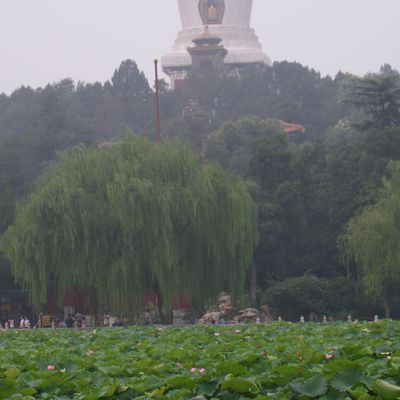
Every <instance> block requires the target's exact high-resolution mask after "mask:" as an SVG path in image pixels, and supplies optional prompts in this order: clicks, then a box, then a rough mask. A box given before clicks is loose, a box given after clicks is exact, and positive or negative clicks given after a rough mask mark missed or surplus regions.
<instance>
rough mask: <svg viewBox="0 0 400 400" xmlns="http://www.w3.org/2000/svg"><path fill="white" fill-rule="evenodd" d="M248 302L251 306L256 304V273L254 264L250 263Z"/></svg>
mask: <svg viewBox="0 0 400 400" xmlns="http://www.w3.org/2000/svg"><path fill="white" fill-rule="evenodd" d="M250 279H251V280H250V301H251V303H252V305H253V306H255V305H256V303H257V271H256V267H255V265H254V262H252V263H251V278H250Z"/></svg>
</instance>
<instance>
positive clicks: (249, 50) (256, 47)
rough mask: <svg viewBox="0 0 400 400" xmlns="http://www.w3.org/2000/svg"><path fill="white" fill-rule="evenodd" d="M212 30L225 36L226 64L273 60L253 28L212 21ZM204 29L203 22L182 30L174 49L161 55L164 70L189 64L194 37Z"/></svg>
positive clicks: (269, 61) (265, 62)
mask: <svg viewBox="0 0 400 400" xmlns="http://www.w3.org/2000/svg"><path fill="white" fill-rule="evenodd" d="M209 31H210V33H211V34H213V35H215V36H218V37H219V38H221V39H222V43H221V44H222V45H223V46H224V47H225V48H226V49H227V50H228V55H227V56H226V58H225V64H235V65H236V64H237V65H240V64H256V63H259V64H265V65H271V60H270V58H269V57H268V55H267V54H266V53H264V52H263V50H262V47H261V44H260V43H259V41H258V38H257V36H256V34H255V32H254V29H252V28H248V27H243V26H230V25H210V26H209ZM203 32H204V26H195V27H190V28H186V29H183V30H181V31H180V32H179V33H178V37H177V39H176V40H175V44H174V47H173V48H172V51H171V52H170V53H168V54H166V55H164V56H163V57H162V58H161V64H162V67H163V70H164V71H165V72H168V71H172V70H179V69H185V68H189V67H190V66H191V63H192V61H191V58H190V55H189V53H188V51H187V48H188V47H192V46H193V42H192V40H193V39H194V38H196V37H199V36H200V35H201V34H202V33H203Z"/></svg>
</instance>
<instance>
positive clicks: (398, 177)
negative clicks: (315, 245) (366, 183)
mask: <svg viewBox="0 0 400 400" xmlns="http://www.w3.org/2000/svg"><path fill="white" fill-rule="evenodd" d="M388 173H389V178H388V179H385V181H384V182H385V192H384V193H383V197H382V198H381V199H380V201H379V202H378V203H377V204H376V205H373V206H370V207H368V208H366V209H364V210H363V211H362V213H361V214H360V215H358V216H356V217H354V218H352V219H351V220H350V222H349V223H348V224H347V226H346V230H345V233H344V234H343V235H342V236H341V237H340V238H339V245H340V249H341V256H342V258H343V261H344V262H345V263H349V262H352V261H354V262H355V264H356V265H357V266H358V267H359V269H360V274H361V276H362V279H363V281H364V283H365V286H366V288H367V289H368V290H369V291H370V293H372V294H373V295H375V296H378V297H379V298H383V301H384V305H385V314H386V317H387V318H390V317H391V315H392V304H393V300H394V298H395V297H396V295H397V292H398V288H399V286H400V162H399V161H397V162H392V163H390V164H389V167H388Z"/></svg>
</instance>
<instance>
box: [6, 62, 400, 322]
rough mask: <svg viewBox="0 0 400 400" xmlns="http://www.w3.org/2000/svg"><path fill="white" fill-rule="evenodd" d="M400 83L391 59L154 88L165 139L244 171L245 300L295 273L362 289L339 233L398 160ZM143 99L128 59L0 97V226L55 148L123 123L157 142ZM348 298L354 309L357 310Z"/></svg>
mask: <svg viewBox="0 0 400 400" xmlns="http://www.w3.org/2000/svg"><path fill="white" fill-rule="evenodd" d="M399 82H400V78H399V74H398V72H397V71H394V70H392V69H391V68H390V67H389V66H384V67H383V68H382V70H381V71H380V73H378V74H368V75H367V76H365V77H363V78H361V77H355V76H351V75H349V74H343V73H339V74H338V75H337V76H336V77H335V78H331V77H321V76H320V74H319V73H317V72H316V71H314V70H312V69H309V68H305V67H303V66H301V65H300V64H298V63H289V62H279V63H274V65H273V66H272V67H265V68H249V69H243V70H241V71H240V79H238V75H237V74H236V73H235V74H234V73H229V74H223V75H222V76H219V75H217V74H216V75H215V76H211V77H208V78H207V79H204V77H203V78H198V77H195V76H191V77H190V79H189V80H188V81H187V82H186V85H184V87H182V88H180V89H179V90H176V91H169V90H167V88H166V87H165V85H162V93H161V105H162V107H161V108H162V113H161V114H162V131H163V135H164V136H169V137H175V138H177V139H179V140H180V141H183V142H185V143H187V144H189V145H190V146H191V147H192V148H193V149H194V150H195V151H196V152H197V153H198V154H199V157H200V159H201V160H202V161H204V162H215V163H219V164H221V165H222V166H223V168H224V169H227V170H229V171H231V172H232V173H234V174H237V175H240V176H241V177H243V178H244V180H245V182H246V186H247V189H248V190H249V191H250V193H251V195H252V198H253V200H254V201H255V202H256V204H257V211H258V220H259V236H260V240H259V246H258V247H257V250H256V252H255V257H254V263H253V268H252V276H251V278H250V277H248V285H249V287H250V286H251V288H252V290H251V292H252V300H253V302H254V304H256V301H259V300H260V299H261V298H262V295H261V294H260V293H261V292H265V291H267V293H273V291H274V290H277V291H279V293H280V295H281V294H282V293H286V294H287V293H288V291H286V288H292V287H295V286H296V285H299V287H303V286H302V285H303V281H302V279H303V277H304V276H306V277H310V276H312V277H315V279H317V280H318V282H319V283H318V285H320V282H321V280H322V281H323V285H322V284H321V285H322V286H323V287H324V288H327V287H328V286H329V282H331V283H332V286H333V287H335V284H336V283H335V282H337V280H338V279H339V280H340V279H345V280H349V282H350V283H349V284H350V286H351V288H355V287H357V290H358V289H360V288H361V287H362V285H363V284H364V283H363V284H360V285H359V284H357V279H358V275H359V271H361V270H362V268H361V267H360V266H359V265H358V266H357V265H356V264H355V263H354V262H352V263H350V264H349V265H348V269H346V268H345V267H343V266H342V265H340V263H339V252H338V248H337V238H338V236H339V235H340V234H341V233H343V229H344V227H345V226H346V224H347V223H348V221H349V220H350V219H351V218H353V217H354V216H355V215H359V214H361V212H362V210H363V209H364V208H368V207H369V206H370V205H371V204H376V203H377V202H379V201H381V200H380V198H381V193H382V185H381V182H382V175H383V174H384V173H385V170H386V167H387V165H388V163H389V162H390V161H391V160H400V122H399V121H400V117H399V113H400V108H399V98H400V92H399V87H400V83H399ZM152 96H153V92H152V89H151V87H150V85H149V83H148V82H147V80H146V78H145V77H144V75H143V74H142V73H141V72H140V70H139V69H138V67H137V65H136V64H135V63H134V62H133V61H130V60H127V61H124V62H123V63H122V64H121V66H120V67H119V68H117V69H116V70H115V73H114V75H113V77H111V79H110V81H109V82H105V83H104V84H102V83H94V84H86V83H83V82H79V83H77V84H74V82H72V81H71V80H70V79H64V80H62V81H60V82H58V83H54V84H52V85H48V86H46V87H45V88H39V89H36V90H33V89H31V88H24V87H23V88H20V89H18V90H16V91H15V92H14V93H13V94H12V95H11V96H5V95H0V206H1V207H0V213H1V222H2V226H1V229H2V230H4V229H6V227H7V226H8V225H9V224H10V223H12V221H13V218H14V198H15V197H23V196H25V195H26V194H27V193H29V191H30V190H31V188H32V182H34V181H35V178H37V177H38V176H39V175H41V174H42V173H43V172H44V171H46V170H47V169H48V168H49V167H50V166H51V165H52V164H53V163H54V160H55V156H56V153H57V152H59V151H62V150H64V149H67V148H70V147H72V146H75V145H76V144H78V143H87V144H89V143H103V142H107V141H108V140H109V139H112V138H115V137H117V136H119V135H120V134H121V133H125V132H126V129H127V128H130V129H133V130H134V131H135V132H136V133H139V134H141V135H143V136H147V137H154V106H153V101H152ZM278 120H285V121H287V122H298V123H302V124H303V125H304V126H305V128H306V132H305V133H304V134H298V135H285V134H284V133H283V132H282V130H281V127H280V124H279V123H278ZM368 209H369V208H368ZM3 213H4V214H3ZM353 261H354V260H353ZM338 277H339V278H338ZM307 279H308V278H307ZM307 279H305V282H308V283H310V282H313V281H312V279H311V278H310V279H308V280H307ZM293 285H294V286H293ZM322 286H321V287H322ZM275 287H276V289H274V288H275ZM296 287H297V286H296ZM304 287H306V286H304ZM296 290H297V289H296ZM324 290H325V289H324ZM256 293H258V294H259V296H258V300H257V299H256V296H255V294H256ZM310 293H311V294H312V293H314V291H313V290H310ZM351 293H356V291H355V290H353V289H352V291H351ZM357 293H358V294H357V296H359V292H357ZM371 293H372V292H371V291H370V295H369V296H370V298H369V300H371V301H373V300H374V298H377V299H378V301H379V296H380V294H379V296H378V293H381V292H377V291H374V294H373V295H372V294H371ZM329 296H330V295H329ZM354 296H356V294H354ZM264 297H265V298H267V295H265V296H264ZM317 300H318V299H316V301H317ZM353 300H354V301H353V303H352V304H353V305H354V307H353V308H352V309H353V310H354V312H355V313H356V312H357V310H358V312H360V313H362V312H364V311H363V310H364V308H363V307H364V306H363V305H361V303H360V302H359V301H356V299H353ZM391 300H396V299H391ZM307 301H308V300H307ZM310 301H311V300H310ZM289 303H290V302H289V301H288V302H285V301H284V300H282V302H281V304H289ZM306 303H307V302H306ZM306 303H305V304H306ZM392 303H393V302H392ZM307 304H308V303H307ZM333 304H336V303H335V302H333ZM363 304H365V302H364V303H363ZM287 307H290V306H287ZM340 307H341V306H340ZM340 307H339V306H337V307H336V308H335V307H331V308H328V310H331V311H329V312H332V313H334V312H335V311H334V310H336V311H337V312H341V311H340V310H339V308H340ZM322 309H323V307H322V308H320V310H321V311H319V312H323V311H322ZM341 309H343V310H344V308H343V307H342V308H341ZM392 311H393V313H394V314H395V315H397V314H399V311H398V310H397V309H396V307H394V309H393V310H392ZM303 312H304V313H305V314H307V312H306V310H305V311H303ZM343 312H344V311H343ZM374 312H375V310H374Z"/></svg>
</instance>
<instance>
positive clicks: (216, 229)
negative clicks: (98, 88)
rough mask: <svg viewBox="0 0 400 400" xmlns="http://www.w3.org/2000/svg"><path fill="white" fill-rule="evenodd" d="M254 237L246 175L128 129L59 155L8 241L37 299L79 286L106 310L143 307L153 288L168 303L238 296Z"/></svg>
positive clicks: (6, 247)
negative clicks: (116, 136) (122, 136)
mask: <svg viewBox="0 0 400 400" xmlns="http://www.w3.org/2000/svg"><path fill="white" fill-rule="evenodd" d="M256 242H257V212H256V207H255V204H254V203H253V201H252V199H251V197H250V195H249V194H248V192H247V190H246V188H245V185H244V183H243V182H242V181H240V180H239V179H238V178H236V177H234V176H233V175H230V174H227V173H225V172H224V171H223V170H222V169H221V168H219V167H217V166H213V165H206V164H201V163H200V161H199V159H198V158H197V156H196V155H195V154H194V153H193V152H192V151H191V150H190V149H189V148H187V147H186V146H184V145H181V144H179V143H169V142H165V143H163V144H162V145H160V146H157V145H155V144H153V143H150V142H149V141H147V140H146V139H140V138H137V137H134V136H133V135H128V136H127V137H126V138H125V139H123V140H118V141H116V142H115V143H113V144H106V145H103V146H100V147H99V146H83V145H81V146H78V147H75V148H73V149H71V150H68V151H66V152H64V153H61V154H60V155H59V157H58V162H57V164H56V165H55V166H53V167H52V168H50V169H49V170H48V172H47V173H46V174H45V175H44V176H43V178H42V179H41V180H40V181H39V183H38V184H37V187H36V188H35V190H34V191H33V192H32V193H31V194H30V195H29V196H28V198H27V199H26V201H23V202H20V203H19V204H18V205H17V211H16V222H15V224H14V225H12V226H11V227H9V229H8V230H7V232H6V233H5V235H4V236H3V238H2V241H1V248H2V250H3V251H4V253H5V254H6V255H7V257H8V258H9V259H10V261H11V265H12V268H13V272H14V274H15V277H16V279H17V281H18V282H19V283H20V284H21V285H22V286H23V287H24V288H27V289H29V290H30V294H31V299H32V301H33V303H34V304H36V305H39V304H41V303H43V302H45V301H46V295H47V293H48V290H49V289H56V290H57V293H58V295H59V298H60V300H61V299H62V297H63V295H64V294H65V293H66V291H67V290H68V289H69V288H71V287H74V288H77V289H80V290H84V291H85V292H86V293H91V294H92V297H91V298H90V301H91V305H92V306H94V307H97V309H98V310H104V309H105V308H106V307H107V306H108V305H110V304H111V305H112V307H113V308H114V309H118V310H121V311H127V310H131V311H133V310H135V311H138V310H139V311H140V307H142V306H143V298H144V294H145V292H146V291H149V290H153V291H155V292H156V293H157V294H158V295H159V296H160V297H161V299H162V301H163V306H164V310H169V309H170V307H171V305H172V304H173V302H174V300H176V299H177V298H179V296H180V295H182V294H184V293H189V294H190V296H191V298H192V301H193V302H194V304H195V305H198V306H200V305H201V304H203V303H204V302H205V301H208V300H210V299H211V298H212V296H214V295H216V294H217V293H218V292H219V291H220V290H222V289H228V290H230V291H232V293H234V294H239V293H240V292H241V290H242V289H243V285H244V282H245V277H246V269H247V267H248V266H249V265H250V262H251V258H252V253H253V249H254V247H255V245H256Z"/></svg>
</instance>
